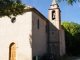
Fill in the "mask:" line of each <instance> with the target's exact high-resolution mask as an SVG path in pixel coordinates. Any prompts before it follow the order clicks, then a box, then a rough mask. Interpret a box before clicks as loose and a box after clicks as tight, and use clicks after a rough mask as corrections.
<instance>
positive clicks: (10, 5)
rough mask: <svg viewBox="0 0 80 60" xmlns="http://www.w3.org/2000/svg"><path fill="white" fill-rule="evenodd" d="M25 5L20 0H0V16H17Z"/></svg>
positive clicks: (21, 12) (22, 11)
mask: <svg viewBox="0 0 80 60" xmlns="http://www.w3.org/2000/svg"><path fill="white" fill-rule="evenodd" d="M24 8H25V5H24V4H22V3H21V0H0V17H3V16H8V17H10V18H11V15H13V16H17V15H19V14H23V13H24Z"/></svg>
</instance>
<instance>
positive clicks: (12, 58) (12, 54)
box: [9, 43, 16, 60]
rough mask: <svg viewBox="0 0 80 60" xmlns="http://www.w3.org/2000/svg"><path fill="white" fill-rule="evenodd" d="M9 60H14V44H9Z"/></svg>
mask: <svg viewBox="0 0 80 60" xmlns="http://www.w3.org/2000/svg"><path fill="white" fill-rule="evenodd" d="M9 60H16V44H15V43H11V45H10V50H9Z"/></svg>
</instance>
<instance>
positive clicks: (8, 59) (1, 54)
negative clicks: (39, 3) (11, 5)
mask: <svg viewBox="0 0 80 60" xmlns="http://www.w3.org/2000/svg"><path fill="white" fill-rule="evenodd" d="M54 3H56V2H55V1H53V3H52V5H51V8H50V9H49V19H47V18H46V17H44V16H43V15H42V14H41V13H40V12H39V11H37V10H36V9H35V8H33V7H31V6H26V8H25V11H26V12H25V13H24V14H23V15H18V16H17V17H13V18H12V19H10V18H8V17H6V16H5V17H2V18H0V59H1V60H32V57H34V56H42V55H43V54H46V53H53V54H55V55H56V56H60V55H63V54H65V38H64V36H65V34H64V29H63V28H62V26H61V24H60V23H61V21H60V9H59V8H58V5H57V4H54ZM53 5H54V7H53ZM54 11H55V12H54ZM54 14H55V18H56V19H54V20H53V19H52V18H53V17H52V16H53V15H54ZM51 15H52V16H51Z"/></svg>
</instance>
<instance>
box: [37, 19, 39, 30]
mask: <svg viewBox="0 0 80 60" xmlns="http://www.w3.org/2000/svg"><path fill="white" fill-rule="evenodd" d="M37 28H38V29H39V19H38V20H37Z"/></svg>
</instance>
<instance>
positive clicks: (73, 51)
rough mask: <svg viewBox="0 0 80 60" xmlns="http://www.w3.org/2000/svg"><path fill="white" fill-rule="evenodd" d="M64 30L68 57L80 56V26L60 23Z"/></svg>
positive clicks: (72, 23) (71, 23)
mask: <svg viewBox="0 0 80 60" xmlns="http://www.w3.org/2000/svg"><path fill="white" fill-rule="evenodd" d="M62 25H63V26H64V28H65V42H66V52H67V54H69V55H80V47H79V46H80V37H79V36H80V25H79V24H77V23H74V22H62Z"/></svg>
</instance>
